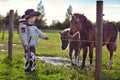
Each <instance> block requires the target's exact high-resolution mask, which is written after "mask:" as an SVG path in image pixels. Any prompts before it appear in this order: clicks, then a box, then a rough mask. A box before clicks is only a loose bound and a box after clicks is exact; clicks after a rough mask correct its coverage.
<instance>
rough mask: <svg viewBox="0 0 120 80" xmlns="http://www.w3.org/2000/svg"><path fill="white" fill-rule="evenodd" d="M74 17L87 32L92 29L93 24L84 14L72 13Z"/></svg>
mask: <svg viewBox="0 0 120 80" xmlns="http://www.w3.org/2000/svg"><path fill="white" fill-rule="evenodd" d="M74 16H76V17H77V18H79V20H80V21H81V23H82V25H83V27H85V28H86V29H87V30H89V29H91V28H93V27H94V25H93V23H92V22H91V21H90V20H89V19H88V18H87V17H86V16H85V15H84V14H79V13H74Z"/></svg>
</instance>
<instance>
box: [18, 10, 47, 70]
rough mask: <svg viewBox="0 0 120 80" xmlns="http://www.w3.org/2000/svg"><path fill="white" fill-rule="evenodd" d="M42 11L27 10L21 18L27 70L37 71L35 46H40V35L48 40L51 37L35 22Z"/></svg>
mask: <svg viewBox="0 0 120 80" xmlns="http://www.w3.org/2000/svg"><path fill="white" fill-rule="evenodd" d="M39 15H40V13H39V12H37V11H34V10H33V9H28V10H26V11H25V15H23V16H22V18H21V19H20V20H19V33H20V37H21V42H22V45H23V47H24V52H25V72H32V71H35V65H36V63H35V55H34V54H35V48H36V47H37V46H38V37H40V38H43V39H45V40H48V39H49V38H48V37H47V36H46V35H45V34H44V33H43V32H41V31H40V30H39V29H38V28H37V27H36V26H35V25H34V22H35V20H36V18H37V16H39Z"/></svg>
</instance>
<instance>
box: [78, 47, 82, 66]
mask: <svg viewBox="0 0 120 80" xmlns="http://www.w3.org/2000/svg"><path fill="white" fill-rule="evenodd" d="M80 51H81V49H80V50H79V52H78V65H79V60H80Z"/></svg>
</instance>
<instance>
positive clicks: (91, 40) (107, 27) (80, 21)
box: [70, 13, 118, 69]
mask: <svg viewBox="0 0 120 80" xmlns="http://www.w3.org/2000/svg"><path fill="white" fill-rule="evenodd" d="M70 28H71V29H70V34H71V35H73V34H74V33H75V32H76V31H79V32H80V36H81V48H83V62H82V66H81V69H83V68H85V60H86V56H87V50H88V49H87V48H89V57H90V68H91V67H92V58H93V49H94V47H95V36H96V35H95V34H96V31H97V29H96V27H95V25H93V24H92V22H91V21H90V20H88V19H87V18H86V16H84V15H83V14H79V13H75V14H73V15H72V20H71V21H70ZM117 35H118V28H117V26H116V25H114V24H113V23H112V22H108V23H106V24H104V25H103V45H106V47H107V49H108V51H109V52H110V61H109V65H108V69H111V68H112V64H113V52H114V51H116V48H117V44H116V41H117Z"/></svg>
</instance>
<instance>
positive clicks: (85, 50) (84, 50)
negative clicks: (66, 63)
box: [81, 46, 87, 69]
mask: <svg viewBox="0 0 120 80" xmlns="http://www.w3.org/2000/svg"><path fill="white" fill-rule="evenodd" d="M86 56H87V46H84V47H83V62H82V66H81V69H83V68H85V60H86Z"/></svg>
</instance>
